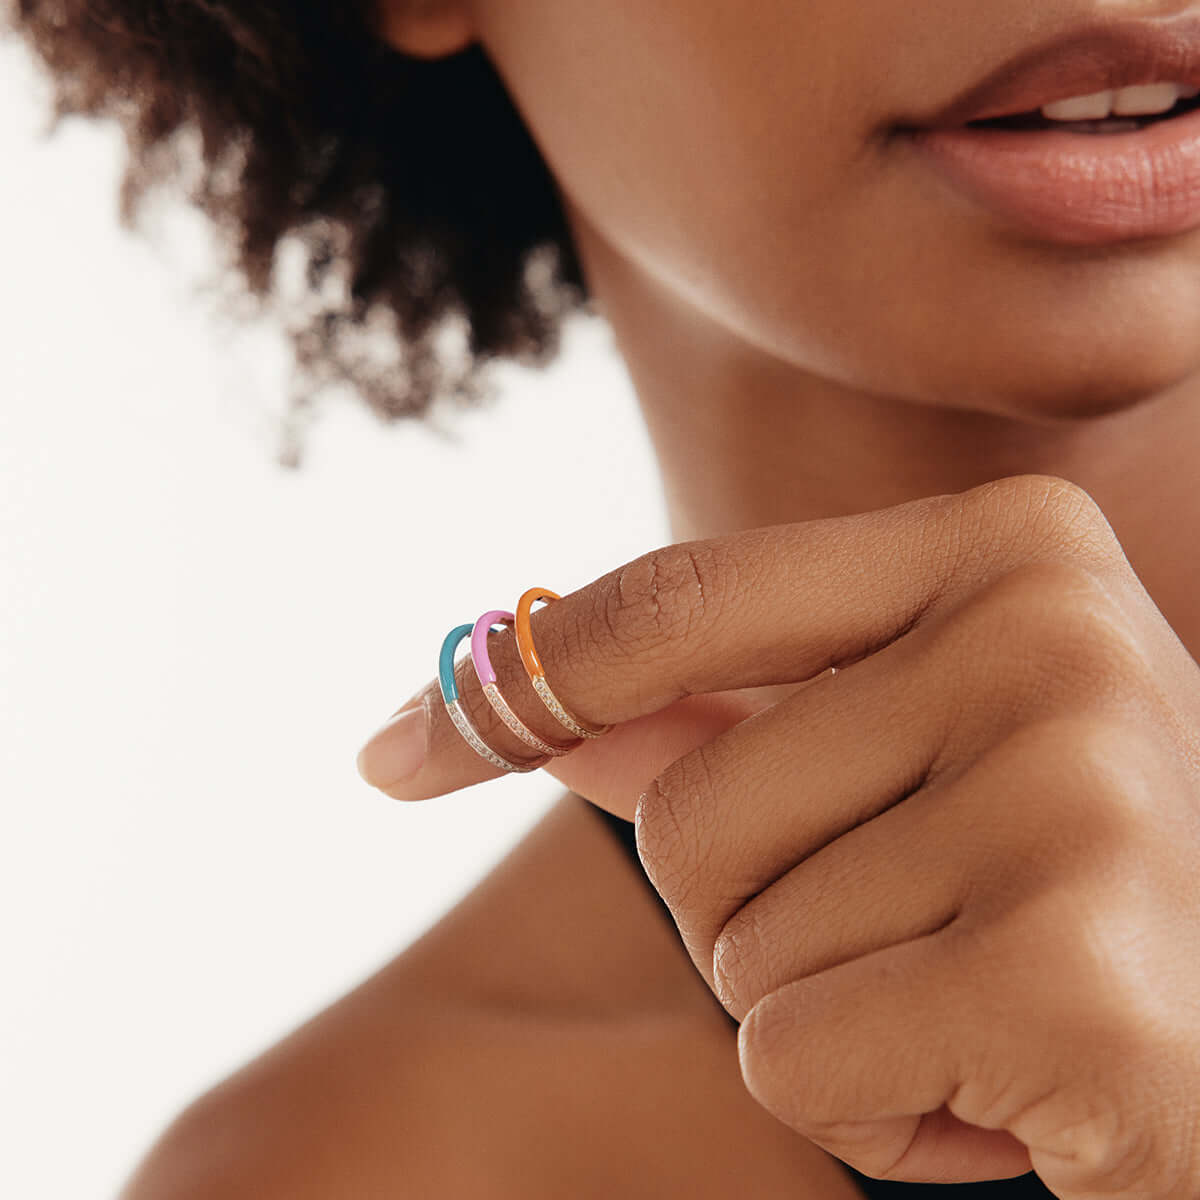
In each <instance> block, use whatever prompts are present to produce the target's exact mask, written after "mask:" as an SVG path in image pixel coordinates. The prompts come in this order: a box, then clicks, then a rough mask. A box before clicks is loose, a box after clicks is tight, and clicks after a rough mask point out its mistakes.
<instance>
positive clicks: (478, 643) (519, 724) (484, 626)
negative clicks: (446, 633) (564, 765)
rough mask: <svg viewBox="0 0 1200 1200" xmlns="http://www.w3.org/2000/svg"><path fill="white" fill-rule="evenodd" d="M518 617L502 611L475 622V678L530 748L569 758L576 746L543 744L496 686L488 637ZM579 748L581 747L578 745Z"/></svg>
mask: <svg viewBox="0 0 1200 1200" xmlns="http://www.w3.org/2000/svg"><path fill="white" fill-rule="evenodd" d="M515 619H516V618H515V617H514V616H513V614H512V613H510V612H505V611H504V610H503V609H499V608H497V609H493V610H492V611H491V612H485V613H484V614H483V616H481V617H480V618H479V620H478V621H476V622H475V628H474V629H473V630H472V632H471V661H472V662H473V663H474V665H475V674H476V675H477V676H478V677H479V682H480V683H481V684H482V685H483V694H484V695H485V696H486V697H487V701H488V703H489V704H490V705H491V706H492V708H494V709H495V710H496V713H497V715H498V716H499V717H500V720H502V721H503V722H504V723H505V725H507V726H508V727H509V729H511V730H512V731H513V733H515V734H516V735H517V737H519V738H520V739H521V741H523V742H524V743H525V744H526V745H527V746H532V747H533V748H534V749H535V750H537V751H538V752H539V753H540V754H549V755H551V756H556V755H559V754H568V753H570V752H571V751H572V750H574V749H575V747H574V746H555V745H552V744H551V743H550V742H547V741H544V740H543V739H542V738H540V737H538V735H537V734H536V733H534V732H533V730H532V729H530V728H529V727H528V726H527V725H526V724H525V722H524V721H522V720H521V718H520V717H518V716H517V714H516V713H515V712H513V710H512V709H511V708H510V707H509V706H508V703H507V701H505V699H504V697H503V696H502V695H500V686H499V684H497V682H496V672H495V670H494V668H493V667H492V660H491V658H490V657H489V655H488V649H487V635H488V633H489V632H490V631H491V629H492V628H493V627H496V628H498V629H503V628H504V626H505V625H511V624H513V622H514V621H515ZM577 744H578V743H577Z"/></svg>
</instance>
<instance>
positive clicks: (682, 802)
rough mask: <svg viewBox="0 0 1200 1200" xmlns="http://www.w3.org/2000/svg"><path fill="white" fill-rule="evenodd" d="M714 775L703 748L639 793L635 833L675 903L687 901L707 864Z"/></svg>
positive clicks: (657, 882) (648, 866)
mask: <svg viewBox="0 0 1200 1200" xmlns="http://www.w3.org/2000/svg"><path fill="white" fill-rule="evenodd" d="M709 794H710V775H709V771H708V768H707V766H706V764H705V757H704V748H703V747H701V748H700V750H698V751H695V752H693V753H692V754H689V755H687V756H685V757H684V758H682V759H680V760H679V761H678V762H675V763H672V764H671V766H670V767H668V768H667V770H666V771H664V772H663V773H662V774H661V775H659V776H658V778H657V779H655V780H654V782H653V783H652V784H651V785H650V787H649V788H647V790H646V791H645V792H643V793H642V795H641V796H639V797H638V802H637V807H636V809H635V811H634V835H635V837H636V840H637V848H638V855H639V856H640V858H641V860H642V865H643V867H644V868H645V871H646V874H647V875H648V876H649V877H650V880H651V882H652V883H653V884H654V886H655V888H656V889H657V891H658V892H659V894H660V895H661V896H662V897H663V899H664V900H666V901H667V902H668V904H670V905H671V906H672V907H674V906H675V905H680V904H683V903H685V902H686V900H687V897H688V896H689V895H690V894H691V893H692V892H693V891H694V890H695V888H696V885H697V882H698V880H699V877H700V875H701V874H702V871H703V867H704V861H703V860H704V850H703V847H704V846H705V845H706V844H707V841H708V838H707V832H708V825H709V823H710V821H711V816H710V808H711V806H710V805H709V804H708V796H709Z"/></svg>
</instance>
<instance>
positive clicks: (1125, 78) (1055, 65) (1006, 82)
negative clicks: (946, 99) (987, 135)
mask: <svg viewBox="0 0 1200 1200" xmlns="http://www.w3.org/2000/svg"><path fill="white" fill-rule="evenodd" d="M1168 82H1170V83H1183V84H1188V85H1189V86H1193V87H1200V13H1197V12H1189V13H1184V14H1181V15H1179V16H1175V17H1172V18H1170V19H1169V20H1166V21H1157V22H1156V21H1149V20H1144V19H1139V20H1132V19H1125V20H1122V21H1106V22H1104V23H1103V24H1091V25H1087V26H1084V27H1083V28H1076V29H1074V30H1070V31H1068V32H1066V33H1063V34H1060V35H1058V36H1057V37H1055V38H1053V39H1051V40H1050V41H1049V42H1044V43H1043V44H1042V45H1040V46H1036V47H1034V48H1033V49H1027V50H1023V51H1021V52H1020V53H1019V54H1016V55H1014V56H1013V57H1011V58H1009V59H1008V60H1007V61H1006V62H1004V63H1001V65H1000V66H998V67H996V68H995V69H994V70H993V71H991V72H990V73H989V74H988V75H987V77H986V78H984V79H982V80H981V81H979V82H978V83H975V84H972V85H971V86H970V87H969V88H967V89H966V91H964V92H962V93H960V94H959V95H958V97H957V98H956V99H954V100H953V101H952V102H951V103H950V104H949V105H947V106H946V107H945V108H943V109H942V110H941V111H940V112H937V113H935V114H933V115H932V116H931V117H928V118H918V119H917V120H915V121H913V122H911V123H909V124H911V125H916V126H919V127H923V128H927V129H928V128H947V127H952V126H956V125H964V124H966V122H968V121H980V120H986V119H987V118H989V117H1007V116H1012V115H1015V114H1017V113H1026V112H1033V111H1035V110H1037V109H1039V108H1041V107H1042V106H1043V105H1046V104H1052V103H1053V102H1054V101H1056V100H1066V99H1068V98H1070V97H1072V96H1087V95H1090V94H1092V93H1093V92H1102V91H1106V90H1108V89H1109V88H1123V87H1132V86H1134V85H1136V84H1145V83H1168Z"/></svg>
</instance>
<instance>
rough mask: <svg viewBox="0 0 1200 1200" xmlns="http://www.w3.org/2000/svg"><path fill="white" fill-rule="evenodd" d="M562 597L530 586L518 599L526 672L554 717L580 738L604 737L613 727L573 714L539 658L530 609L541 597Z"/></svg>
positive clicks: (519, 636)
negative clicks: (530, 619)
mask: <svg viewBox="0 0 1200 1200" xmlns="http://www.w3.org/2000/svg"><path fill="white" fill-rule="evenodd" d="M561 599H562V597H561V596H560V595H559V594H558V593H557V592H552V591H550V589H549V588H530V589H529V591H527V592H526V593H525V594H524V595H523V596H522V597H521V599H520V600H518V601H517V610H516V619H515V621H514V622H513V625H514V628H515V629H516V634H517V649H518V650H519V651H520V652H521V662H523V663H524V664H525V673H526V674H527V675H528V676H529V682H530V683H531V684H533V690H534V691H535V692H537V694H538V696H539V698H540V699H541V701H542V703H543V704H544V705H545V706H546V707H547V708H548V709H549V710H550V712H551V713H552V714H553V716H554V719H555V720H556V721H558V723H559V724H560V725H562V726H563V728H565V729H567V730H569V731H570V732H571V733H573V734H574V735H575V736H576V737H583V738H596V737H600V736H602V735H603V734H606V733H607V732H608V731H609V730H610V729H611V728H612V726H611V725H604V726H602V727H600V728H596V726H594V725H588V724H587V723H586V722H584V721H581V720H579V718H578V717H575V716H572V714H571V713H569V712H568V711H567V710H566V708H565V707H564V706H563V703H562V701H561V700H560V699H559V698H558V697H557V696H556V695H555V694H554V693H553V692H552V691H551V690H550V685H549V684H548V683H547V682H546V671H545V668H544V667H543V666H542V660H541V659H540V658H538V653H537V650H536V649H534V645H533V631H532V630H531V629H530V627H529V613H530V610H531V609H532V608H533V606H534V604H535V603H536V602H537V601H538V600H544V601H545V602H546V603H549V602H550V601H551V600H561Z"/></svg>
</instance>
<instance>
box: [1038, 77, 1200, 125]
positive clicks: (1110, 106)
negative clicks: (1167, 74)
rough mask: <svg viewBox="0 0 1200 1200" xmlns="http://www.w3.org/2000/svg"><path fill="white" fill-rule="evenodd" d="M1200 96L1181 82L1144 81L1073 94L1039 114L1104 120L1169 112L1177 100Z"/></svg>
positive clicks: (1057, 118)
mask: <svg viewBox="0 0 1200 1200" xmlns="http://www.w3.org/2000/svg"><path fill="white" fill-rule="evenodd" d="M1197 95H1200V88H1196V87H1191V86H1189V85H1187V84H1183V83H1144V84H1139V85H1137V86H1135V87H1126V88H1117V89H1116V90H1115V91H1113V90H1109V91H1107V92H1093V93H1092V94H1091V95H1089V96H1072V97H1071V98H1070V99H1069V100H1056V101H1055V102H1054V103H1053V104H1047V105H1044V106H1043V108H1042V116H1043V117H1045V118H1046V119H1047V120H1050V121H1103V120H1104V119H1105V118H1106V117H1110V116H1118V117H1144V116H1150V115H1152V114H1154V113H1165V112H1169V111H1170V110H1171V109H1172V108H1174V107H1175V104H1176V102H1177V101H1178V100H1181V99H1183V100H1190V99H1191V98H1192V97H1193V96H1197Z"/></svg>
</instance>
